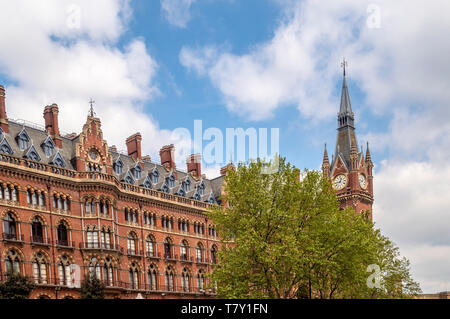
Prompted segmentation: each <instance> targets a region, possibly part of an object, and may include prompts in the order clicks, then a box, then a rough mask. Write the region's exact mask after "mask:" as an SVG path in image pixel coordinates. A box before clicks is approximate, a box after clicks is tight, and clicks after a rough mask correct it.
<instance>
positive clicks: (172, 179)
mask: <svg viewBox="0 0 450 319" xmlns="http://www.w3.org/2000/svg"><path fill="white" fill-rule="evenodd" d="M168 182H169V188H173V187H175V176H174V175H173V174H171V175H170V176H169V179H168Z"/></svg>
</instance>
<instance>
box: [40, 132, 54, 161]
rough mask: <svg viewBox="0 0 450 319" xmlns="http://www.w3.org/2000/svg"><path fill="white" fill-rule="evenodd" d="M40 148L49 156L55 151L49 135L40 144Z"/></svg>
mask: <svg viewBox="0 0 450 319" xmlns="http://www.w3.org/2000/svg"><path fill="white" fill-rule="evenodd" d="M42 148H43V150H44V153H45V156H47V157H50V156H52V155H53V153H54V152H55V143H54V142H53V140H52V139H51V138H50V136H49V137H47V139H46V140H45V142H44V143H43V144H42Z"/></svg>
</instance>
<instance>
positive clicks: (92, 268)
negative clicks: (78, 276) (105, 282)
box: [89, 257, 101, 279]
mask: <svg viewBox="0 0 450 319" xmlns="http://www.w3.org/2000/svg"><path fill="white" fill-rule="evenodd" d="M89 275H90V276H95V277H96V278H97V279H101V278H100V264H99V262H98V260H97V258H95V257H92V258H91V261H90V262H89Z"/></svg>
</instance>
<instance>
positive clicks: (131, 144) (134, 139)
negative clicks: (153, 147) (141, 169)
mask: <svg viewBox="0 0 450 319" xmlns="http://www.w3.org/2000/svg"><path fill="white" fill-rule="evenodd" d="M141 141H142V136H141V133H136V134H133V135H131V136H130V137H129V138H127V141H126V143H127V151H128V155H130V156H133V158H134V159H135V160H138V159H141V157H142V152H141Z"/></svg>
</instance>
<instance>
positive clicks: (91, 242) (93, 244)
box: [86, 226, 98, 248]
mask: <svg viewBox="0 0 450 319" xmlns="http://www.w3.org/2000/svg"><path fill="white" fill-rule="evenodd" d="M86 234H87V245H88V248H98V232H97V229H95V226H93V227H90V226H88V228H87V231H86Z"/></svg>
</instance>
